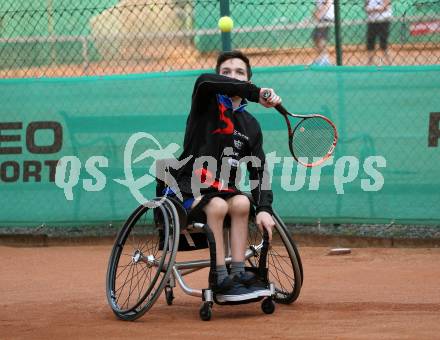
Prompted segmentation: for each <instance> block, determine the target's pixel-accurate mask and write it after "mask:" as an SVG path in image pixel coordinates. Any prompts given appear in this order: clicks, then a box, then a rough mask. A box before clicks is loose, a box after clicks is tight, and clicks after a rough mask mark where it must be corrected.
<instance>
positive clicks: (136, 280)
mask: <svg viewBox="0 0 440 340" xmlns="http://www.w3.org/2000/svg"><path fill="white" fill-rule="evenodd" d="M152 202H153V204H149V205H148V206H143V205H141V206H140V207H138V208H137V209H136V210H135V211H134V212H133V213H132V214H131V215H130V217H129V218H128V219H127V221H126V222H125V224H124V226H123V227H122V229H121V231H120V232H119V234H118V236H117V238H116V241H115V244H114V246H113V249H112V252H111V255H110V259H109V264H108V268H107V280H106V290H107V300H108V303H109V305H110V307H111V308H112V310H113V312H114V313H115V314H116V316H117V317H118V318H120V319H122V320H135V319H137V318H139V317H140V316H142V315H143V314H145V313H146V312H147V311H148V310H149V309H150V308H151V307H152V306H153V304H154V302H155V301H156V300H157V298H158V297H159V295H160V294H161V292H162V290H163V288H164V287H165V285H166V283H167V282H168V278H169V276H170V274H171V270H172V267H173V265H174V261H175V257H176V253H177V247H178V244H179V240H178V238H179V232H180V230H179V220H178V216H177V211H176V208H175V207H174V205H173V203H172V202H170V201H169V200H168V199H163V198H162V199H156V200H153V201H152Z"/></svg>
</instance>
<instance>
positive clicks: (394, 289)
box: [0, 244, 440, 339]
mask: <svg viewBox="0 0 440 340" xmlns="http://www.w3.org/2000/svg"><path fill="white" fill-rule="evenodd" d="M328 249H329V248H325V247H300V252H301V254H302V259H303V264H304V272H305V280H304V285H303V288H302V292H301V295H300V297H299V299H298V300H297V301H296V302H295V303H294V304H292V305H289V306H284V305H277V308H276V310H275V313H274V314H272V315H266V314H263V312H262V311H261V309H260V304H259V303H256V304H249V305H244V306H218V305H214V308H213V318H212V320H211V321H209V322H204V321H201V320H200V319H199V314H198V310H199V306H200V300H199V298H195V297H191V296H188V295H185V294H183V293H182V291H181V290H180V288H177V289H175V295H176V299H175V300H174V304H173V306H167V305H166V303H165V298H164V297H163V296H161V297H160V298H159V300H158V301H157V302H156V304H155V305H154V306H153V308H152V309H151V310H150V311H149V312H147V314H146V315H144V316H143V317H142V318H140V319H139V320H138V321H135V322H124V321H119V320H117V319H116V317H115V316H114V315H113V313H112V311H111V309H110V308H109V306H108V305H107V301H106V297H105V274H106V267H107V260H108V256H109V254H110V250H111V245H110V244H108V245H96V246H92V245H88V246H83V245H81V246H62V247H61V246H60V247H57V246H50V247H25V248H18V247H7V246H0V259H1V261H0V287H1V289H0V338H1V339H34V338H37V339H38V338H39V339H136V338H143V339H158V338H159V339H208V338H209V339H214V338H215V339H217V338H218V339H269V338H271V339H317V338H321V339H435V338H437V339H439V338H440V249H439V248H433V249H426V248H423V249H422V248H417V249H414V248H413V249H404V248H353V249H352V250H353V251H352V254H349V255H339V256H327V255H326V253H327V251H328ZM182 255H183V256H182ZM188 256H190V257H188ZM205 256H207V254H206V253H205V251H197V252H191V253H181V254H179V257H180V259H193V258H201V257H205ZM206 274H207V273H206V271H200V272H197V273H195V274H191V275H190V276H188V282H189V283H190V285H191V287H193V288H203V287H205V285H206V284H205V282H206V280H207V279H206Z"/></svg>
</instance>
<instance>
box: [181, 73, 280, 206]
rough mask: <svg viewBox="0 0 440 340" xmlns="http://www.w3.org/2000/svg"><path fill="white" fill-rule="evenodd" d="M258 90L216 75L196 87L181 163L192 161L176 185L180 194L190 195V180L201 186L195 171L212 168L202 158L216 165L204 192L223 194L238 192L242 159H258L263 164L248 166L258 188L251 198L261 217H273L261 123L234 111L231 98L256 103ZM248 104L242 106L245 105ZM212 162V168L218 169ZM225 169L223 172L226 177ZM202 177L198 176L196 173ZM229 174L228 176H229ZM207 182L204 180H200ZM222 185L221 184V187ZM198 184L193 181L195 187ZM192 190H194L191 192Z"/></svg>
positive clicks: (204, 78)
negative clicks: (237, 181)
mask: <svg viewBox="0 0 440 340" xmlns="http://www.w3.org/2000/svg"><path fill="white" fill-rule="evenodd" d="M259 93H260V88H259V87H257V86H255V85H253V84H251V83H249V82H244V81H239V80H236V79H233V78H229V77H225V76H222V75H217V74H202V75H201V76H200V77H199V78H198V79H197V81H196V83H195V85H194V91H193V94H192V105H191V112H190V114H189V116H188V120H187V125H186V131H185V139H184V150H183V153H182V154H181V156H180V157H179V160H183V159H185V158H186V157H189V156H192V157H191V158H190V160H189V162H188V163H186V164H185V166H183V167H182V168H181V169H180V170H179V172H178V175H177V183H178V184H179V188H180V190H181V192H182V193H184V194H186V195H192V190H191V178H192V180H193V181H194V180H195V179H197V182H198V183H200V176H193V174H194V170H195V169H201V168H205V169H206V168H208V169H209V168H210V167H207V163H205V164H203V162H200V158H199V161H198V162H197V163H196V166H194V163H195V161H196V159H197V158H198V157H201V156H205V158H204V159H207V158H206V157H207V156H210V157H212V158H213V159H215V160H216V163H217V166H215V167H214V168H213V167H211V170H212V171H211V173H213V172H215V176H214V174H213V177H215V178H214V183H213V184H212V185H211V186H210V187H209V188H204V189H202V190H201V192H202V193H207V192H212V191H216V190H217V191H218V190H224V189H225V188H228V189H229V190H231V191H232V190H236V188H235V178H236V174H237V163H238V161H239V160H243V157H246V156H247V157H249V156H255V157H256V158H257V159H258V160H259V161H260V162H259V164H258V161H257V162H253V163H252V162H247V168H248V171H249V174H250V179H251V180H253V181H254V183H256V185H254V187H255V188H254V189H253V190H252V196H253V198H254V201H255V204H256V208H257V209H256V211H257V213H258V212H260V211H263V210H264V211H267V212H272V207H271V206H272V200H273V196H272V191H271V190H270V179H269V176H268V174H267V172H266V171H265V168H264V165H265V154H264V151H263V148H262V145H263V135H262V133H261V128H260V124H259V123H258V121H257V120H256V119H255V118H254V117H253V116H252V115H251V114H249V113H248V112H247V111H245V110H244V106H245V105H242V106H240V108H238V109H236V110H235V111H233V109H232V102H231V100H230V98H229V97H233V96H239V97H241V98H243V99H247V100H249V101H253V102H258V100H259ZM245 102H246V101H245V100H244V101H243V103H242V104H245ZM214 162H215V161H213V163H212V164H214ZM222 164H223V167H224V168H225V167H226V168H225V169H230V171H224V172H223V174H222V169H221V168H222ZM198 174H200V173H198ZM225 174H226V175H227V176H225ZM202 180H203V179H202ZM219 183H221V184H220V185H218V184H219ZM193 185H194V182H193ZM193 188H194V187H193Z"/></svg>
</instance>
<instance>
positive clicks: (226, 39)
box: [220, 0, 232, 52]
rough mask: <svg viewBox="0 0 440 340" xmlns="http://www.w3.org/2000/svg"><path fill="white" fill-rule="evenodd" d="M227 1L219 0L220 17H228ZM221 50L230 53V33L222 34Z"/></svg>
mask: <svg viewBox="0 0 440 340" xmlns="http://www.w3.org/2000/svg"><path fill="white" fill-rule="evenodd" d="M230 14H231V12H230V9H229V0H220V17H224V16H230ZM221 34H222V50H223V52H225V51H231V50H232V47H231V45H232V44H231V32H222V33H221Z"/></svg>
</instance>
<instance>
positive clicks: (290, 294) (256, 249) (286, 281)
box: [246, 214, 303, 304]
mask: <svg viewBox="0 0 440 340" xmlns="http://www.w3.org/2000/svg"><path fill="white" fill-rule="evenodd" d="M273 217H274V220H275V228H274V230H273V236H272V243H271V246H270V247H269V250H268V253H267V262H266V266H267V269H268V276H269V281H270V282H272V283H274V285H275V296H274V298H273V300H274V301H275V302H277V303H283V304H290V303H292V302H294V301H295V300H296V299H297V298H298V296H299V293H300V291H301V286H302V281H303V279H302V277H303V275H302V264H301V258H300V257H299V252H298V249H297V247H296V245H295V243H294V242H293V240H292V239H291V237H290V236H289V234H288V231H287V228H286V226H285V225H284V223H283V222H282V221H281V219H280V218H279V217H278V215H276V214H274V215H273ZM248 244H249V245H248V247H249V248H248V250H247V256H246V258H247V261H248V263H249V265H250V266H252V267H258V265H259V260H260V253H261V248H262V244H263V236H262V234H261V233H260V231H259V230H258V228H257V226H256V225H255V224H254V223H250V224H249V236H248Z"/></svg>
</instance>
